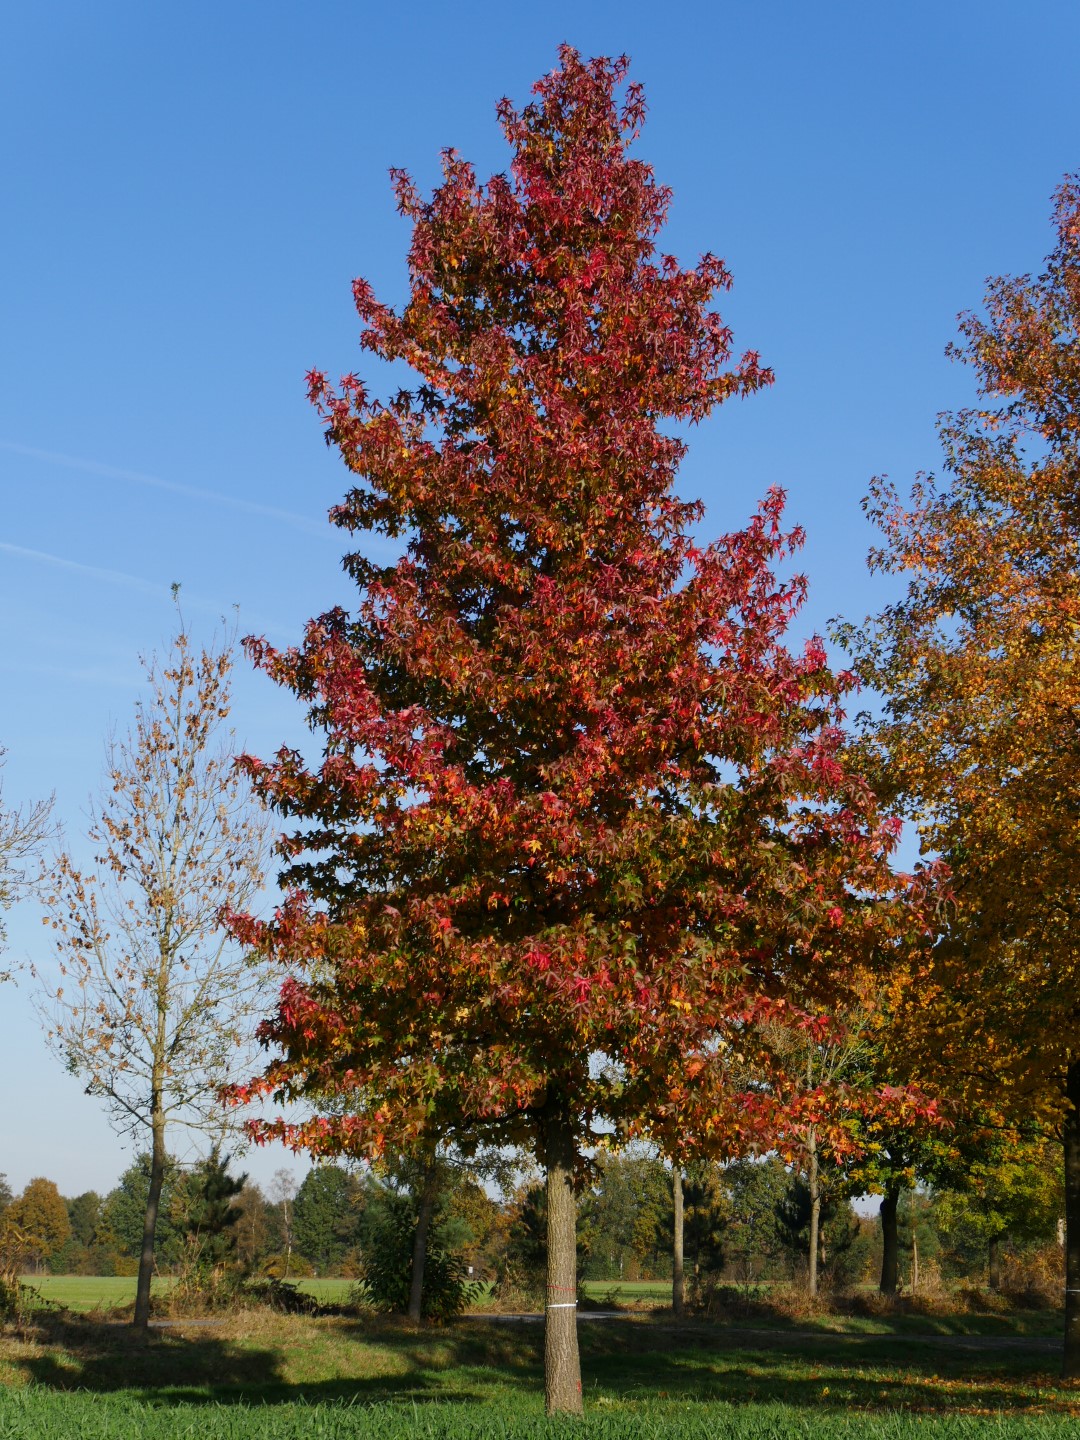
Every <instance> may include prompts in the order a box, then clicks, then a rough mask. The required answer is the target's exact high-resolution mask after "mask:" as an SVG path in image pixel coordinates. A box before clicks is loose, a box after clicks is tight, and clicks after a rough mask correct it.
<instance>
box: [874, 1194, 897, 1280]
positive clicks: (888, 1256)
mask: <svg viewBox="0 0 1080 1440" xmlns="http://www.w3.org/2000/svg"><path fill="white" fill-rule="evenodd" d="M899 1203H900V1186H899V1184H895V1185H888V1186H886V1188H885V1194H884V1195H882V1197H881V1210H880V1212H879V1213H880V1215H881V1282H880V1284H879V1285H878V1289H879V1290H880V1291H881V1293H882V1295H895V1294H896V1291H897V1288H898V1286H899V1284H900V1239H899V1235H898V1233H897V1225H896V1207H897V1205H898V1204H899Z"/></svg>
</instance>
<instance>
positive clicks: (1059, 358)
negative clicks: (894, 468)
mask: <svg viewBox="0 0 1080 1440" xmlns="http://www.w3.org/2000/svg"><path fill="white" fill-rule="evenodd" d="M1054 220H1055V225H1056V228H1057V236H1058V243H1057V246H1056V248H1055V250H1054V252H1053V253H1052V255H1051V256H1050V259H1049V262H1048V265H1047V269H1046V271H1045V272H1044V273H1043V274H1042V275H1039V276H1037V277H1034V278H1033V277H1031V276H1027V275H1024V276H1020V277H1015V278H1010V277H1007V278H1002V279H997V280H994V281H992V282H991V283H990V286H989V289H988V291H987V294H986V310H985V313H983V314H979V315H976V314H968V315H964V316H962V317H961V323H960V331H961V339H960V342H959V343H958V344H956V345H954V346H952V347H950V348H951V353H952V354H953V355H954V356H955V357H956V358H957V359H959V360H961V361H963V362H964V363H965V364H967V365H969V366H970V367H971V368H972V370H973V372H974V375H975V379H976V382H977V384H978V386H979V391H980V400H981V403H980V404H979V405H977V406H975V407H972V408H968V409H965V410H961V411H959V412H958V413H956V414H951V415H947V416H945V417H944V419H943V420H942V422H941V426H940V433H941V440H942V446H943V450H944V468H945V473H946V477H947V479H946V481H945V482H944V483H939V482H938V481H936V480H935V479H934V477H932V476H923V477H921V478H920V480H919V482H918V484H917V485H916V486H915V488H914V491H913V493H912V497H911V501H910V503H909V504H908V505H906V506H905V505H903V504H902V503H901V502H900V500H899V498H898V496H897V493H896V491H895V490H894V488H893V487H892V486H891V485H889V484H887V483H886V482H885V481H878V482H876V483H875V486H874V489H873V491H872V494H871V497H870V500H869V512H870V515H871V517H872V518H873V519H874V521H875V522H876V523H877V524H878V526H879V527H880V529H881V530H882V532H883V537H884V538H883V544H882V546H881V547H880V548H879V549H878V550H876V551H875V552H873V554H872V557H871V560H872V565H873V567H874V568H877V569H881V570H885V571H888V572H892V573H895V574H897V575H900V576H903V577H905V578H906V580H907V589H906V593H905V594H904V596H903V597H902V598H901V599H900V600H898V601H897V603H896V604H894V605H892V606H890V607H889V608H888V609H886V610H885V611H884V612H883V613H882V614H881V615H880V616H879V617H877V619H876V621H874V622H868V624H867V625H866V626H865V627H863V628H862V629H861V630H860V629H856V628H854V627H850V626H848V627H843V629H842V631H841V633H842V635H843V636H844V638H845V639H846V640H847V641H848V642H849V643H850V644H851V646H852V647H853V648H854V650H855V653H856V655H857V660H858V665H859V669H860V672H861V674H862V676H863V678H864V679H865V680H866V681H867V682H868V683H870V684H871V685H873V686H874V687H875V688H877V689H878V690H879V691H880V692H881V694H882V697H883V713H882V717H881V719H880V721H879V722H878V723H877V724H876V725H875V726H874V727H873V730H872V732H871V734H870V736H869V738H868V749H869V751H870V753H871V755H872V758H873V761H874V762H875V773H876V774H877V775H879V776H880V781H881V785H882V786H883V787H888V788H889V789H890V790H891V791H893V792H895V794H896V795H897V797H898V799H899V801H900V802H901V803H902V804H903V805H904V806H906V808H907V810H908V811H909V813H910V814H911V816H912V819H913V821H914V822H915V824H916V825H917V827H918V830H919V834H920V838H921V840H922V844H923V847H924V849H925V850H926V851H927V852H928V853H930V854H936V855H939V856H941V857H943V858H944V859H945V860H946V861H947V862H948V863H949V865H950V867H951V871H952V874H951V881H950V897H949V919H948V923H947V925H946V927H945V937H944V942H943V943H942V944H941V945H939V946H938V947H937V949H936V951H935V955H934V963H933V966H932V967H931V970H930V972H929V973H928V974H927V975H925V976H923V977H922V978H921V980H920V982H919V983H918V984H917V985H914V986H912V987H911V990H910V998H911V999H913V1000H915V1001H917V1006H916V1007H911V1006H909V1007H907V1008H908V1010H909V1012H911V1011H913V1009H917V1010H918V1012H919V1013H920V1014H921V1015H922V1017H923V1020H924V1025H923V1027H922V1030H921V1038H920V1041H919V1043H922V1042H923V1041H925V1042H926V1048H927V1050H928V1051H929V1052H930V1053H932V1054H933V1055H935V1056H937V1057H938V1058H939V1059H940V1060H941V1061H942V1062H943V1065H942V1068H948V1069H950V1070H951V1071H952V1072H953V1075H954V1078H955V1079H963V1080H964V1081H966V1084H967V1088H968V1089H969V1090H970V1091H973V1092H974V1093H975V1094H976V1095H979V1096H980V1097H985V1096H986V1094H987V1092H989V1093H990V1094H991V1095H992V1098H993V1103H994V1104H995V1105H998V1106H1000V1105H1002V1104H1004V1103H1006V1102H1007V1101H1008V1100H1009V1095H1010V1092H1019V1093H1020V1095H1021V1096H1022V1098H1021V1099H1020V1101H1019V1103H1020V1104H1021V1105H1022V1106H1023V1108H1024V1112H1025V1114H1026V1115H1030V1113H1031V1106H1032V1105H1033V1104H1035V1105H1038V1104H1042V1105H1046V1104H1049V1107H1050V1109H1051V1111H1053V1112H1056V1113H1058V1114H1060V1112H1061V1108H1062V1098H1063V1082H1064V1071H1065V1068H1066V1066H1067V1065H1068V1064H1069V1063H1070V1060H1072V1059H1075V1058H1076V1055H1077V1053H1078V1052H1077V1048H1076V1040H1075V1015H1074V1006H1073V999H1072V997H1073V994H1074V993H1075V991H1076V989H1077V986H1078V983H1080V969H1078V967H1080V947H1078V945H1077V942H1076V935H1077V929H1076V917H1077V913H1078V905H1080V889H1078V876H1080V865H1078V860H1080V804H1078V801H1077V782H1076V776H1077V774H1078V773H1080V770H1078V765H1077V761H1078V756H1080V728H1078V724H1077V720H1078V716H1080V667H1078V654H1080V652H1078V646H1077V636H1078V626H1080V400H1078V396H1080V338H1078V337H1080V180H1071V181H1068V182H1066V183H1065V184H1064V185H1062V187H1061V188H1060V190H1059V191H1058V192H1057V198H1056V208H1055V213H1054Z"/></svg>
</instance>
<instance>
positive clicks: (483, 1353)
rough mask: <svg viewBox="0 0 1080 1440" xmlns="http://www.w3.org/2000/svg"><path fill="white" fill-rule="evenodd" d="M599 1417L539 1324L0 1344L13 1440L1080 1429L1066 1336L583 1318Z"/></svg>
mask: <svg viewBox="0 0 1080 1440" xmlns="http://www.w3.org/2000/svg"><path fill="white" fill-rule="evenodd" d="M581 1342H582V1368H583V1375H584V1385H585V1396H586V1412H587V1416H586V1423H585V1425H584V1426H583V1427H574V1426H568V1425H567V1424H566V1423H565V1422H563V1423H561V1424H560V1423H550V1422H548V1421H546V1420H545V1419H544V1417H543V1414H542V1398H541V1390H542V1346H543V1337H542V1332H541V1329H540V1326H539V1325H530V1324H518V1323H499V1322H492V1321H490V1320H488V1321H485V1320H481V1319H475V1320H471V1321H470V1320H465V1321H462V1322H459V1323H458V1324H455V1325H452V1326H447V1327H445V1328H443V1329H425V1330H422V1331H419V1332H414V1331H410V1330H408V1329H407V1328H405V1327H403V1326H399V1325H393V1324H390V1323H389V1322H375V1321H371V1320H357V1319H350V1318H346V1317H325V1318H317V1319H311V1318H308V1317H303V1316H277V1315H271V1314H268V1313H266V1312H263V1311H250V1312H247V1313H245V1314H243V1315H239V1316H232V1317H230V1318H228V1319H227V1320H226V1321H225V1322H224V1323H223V1324H221V1325H220V1326H217V1327H213V1328H209V1327H206V1328H199V1327H196V1326H191V1327H190V1328H180V1329H177V1330H169V1331H163V1332H156V1333H153V1334H152V1335H151V1336H150V1337H149V1339H148V1340H147V1341H145V1342H143V1343H141V1344H140V1343H139V1342H138V1340H137V1339H136V1337H134V1336H133V1335H132V1334H131V1332H130V1330H128V1329H126V1328H125V1327H122V1326H116V1325H107V1324H100V1323H97V1322H94V1321H92V1320H83V1319H71V1320H64V1319H62V1318H61V1317H57V1316H55V1315H47V1316H45V1317H43V1319H42V1323H41V1325H40V1327H39V1328H38V1329H37V1330H36V1331H34V1330H30V1331H28V1332H27V1333H25V1334H24V1335H23V1336H21V1337H15V1336H8V1337H5V1338H4V1339H2V1340H0V1383H2V1384H4V1385H5V1386H6V1387H9V1388H8V1389H7V1392H6V1394H4V1396H3V1398H0V1440H16V1437H18V1440H23V1437H27V1440H30V1437H33V1440H52V1437H55V1440H61V1437H64V1440H67V1437H70V1436H73V1435H77V1436H78V1437H79V1440H99V1437H101V1440H104V1437H106V1436H108V1437H112V1440H142V1437H144V1436H145V1437H146V1440H150V1437H151V1436H152V1437H154V1440H159V1437H160V1440H173V1437H176V1440H179V1437H180V1436H199V1437H202V1436H206V1437H208V1440H256V1437H258V1440H330V1437H339V1436H340V1437H345V1436H364V1437H369V1436H370V1437H372V1440H382V1437H385V1440H397V1437H399V1436H400V1437H406V1436H409V1437H414V1436H421V1437H423V1436H445V1437H447V1440H459V1437H460V1440H466V1437H473V1440H486V1437H488V1436H491V1437H496V1436H498V1437H516V1436H522V1437H526V1440H528V1437H533V1436H536V1437H541V1436H544V1437H546V1436H549V1435H566V1434H568V1433H574V1434H582V1435H584V1436H586V1437H590V1440H591V1437H594V1436H595V1437H597V1440H599V1437H607V1440H623V1437H626V1440H637V1437H658V1440H659V1437H661V1436H663V1437H668V1436H670V1437H673V1440H680V1437H683V1436H686V1437H688V1440H689V1437H694V1440H697V1437H701V1440H705V1437H710V1440H719V1437H723V1440H787V1437H792V1440H826V1437H833V1436H836V1437H840V1440H967V1437H973V1440H974V1437H980V1440H981V1437H987V1440H990V1437H993V1440H1012V1437H1017V1440H1019V1437H1026V1436H1030V1437H1039V1436H1047V1437H1060V1440H1065V1437H1067V1436H1069V1437H1075V1436H1076V1435H1077V1434H1080V1388H1078V1387H1075V1386H1070V1385H1064V1384H1062V1383H1061V1382H1060V1381H1059V1380H1058V1379H1057V1378H1056V1371H1057V1365H1058V1358H1059V1357H1058V1347H1057V1342H1056V1341H1055V1340H1053V1339H1049V1338H1020V1339H1018V1340H1017V1339H1013V1340H1011V1341H1005V1340H1002V1339H1001V1338H991V1339H989V1340H985V1341H980V1340H979V1339H978V1338H977V1337H969V1338H968V1339H966V1340H948V1339H944V1338H933V1337H931V1338H928V1339H921V1340H920V1339H915V1338H914V1337H912V1336H904V1335H889V1336H884V1335H836V1334H829V1333H826V1332H820V1333H816V1334H813V1333H811V1334H807V1333H805V1332H800V1333H799V1334H791V1333H785V1332H784V1331H782V1330H773V1331H771V1332H763V1333H748V1332H747V1331H746V1330H739V1329H735V1328H729V1327H724V1326H719V1325H707V1324H702V1323H692V1324H686V1325H683V1326H678V1327H677V1326H675V1325H673V1324H672V1323H671V1322H670V1319H668V1318H666V1317H665V1318H662V1319H661V1318H658V1317H651V1316H641V1315H639V1316H635V1317H632V1318H626V1319H620V1320H616V1321H611V1322H605V1321H592V1322H583V1323H582V1326H581Z"/></svg>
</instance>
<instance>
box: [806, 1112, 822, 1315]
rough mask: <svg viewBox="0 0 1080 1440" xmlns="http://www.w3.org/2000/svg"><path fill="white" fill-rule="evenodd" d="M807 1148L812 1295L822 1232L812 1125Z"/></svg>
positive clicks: (816, 1279) (815, 1139)
mask: <svg viewBox="0 0 1080 1440" xmlns="http://www.w3.org/2000/svg"><path fill="white" fill-rule="evenodd" d="M806 1148H807V1153H808V1155H809V1165H808V1168H807V1177H806V1178H807V1186H808V1188H809V1191H810V1271H809V1275H808V1285H809V1290H810V1294H811V1295H816V1294H817V1292H818V1245H819V1244H820V1238H819V1237H820V1232H821V1185H820V1183H819V1178H818V1176H819V1172H818V1153H817V1132H816V1131H815V1129H814V1127H813V1126H812V1125H811V1126H810V1128H809V1130H808V1131H807V1132H806Z"/></svg>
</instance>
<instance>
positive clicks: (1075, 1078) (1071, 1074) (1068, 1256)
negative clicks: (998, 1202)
mask: <svg viewBox="0 0 1080 1440" xmlns="http://www.w3.org/2000/svg"><path fill="white" fill-rule="evenodd" d="M1065 1098H1066V1100H1067V1101H1068V1109H1067V1110H1066V1112H1065V1123H1064V1128H1063V1135H1062V1138H1063V1140H1064V1148H1065V1349H1064V1355H1063V1357H1062V1366H1061V1373H1062V1374H1063V1375H1064V1377H1065V1379H1066V1380H1071V1379H1075V1378H1076V1377H1077V1376H1080V1060H1074V1061H1073V1062H1072V1063H1071V1064H1070V1066H1069V1068H1068V1071H1067V1072H1066V1077H1065Z"/></svg>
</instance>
